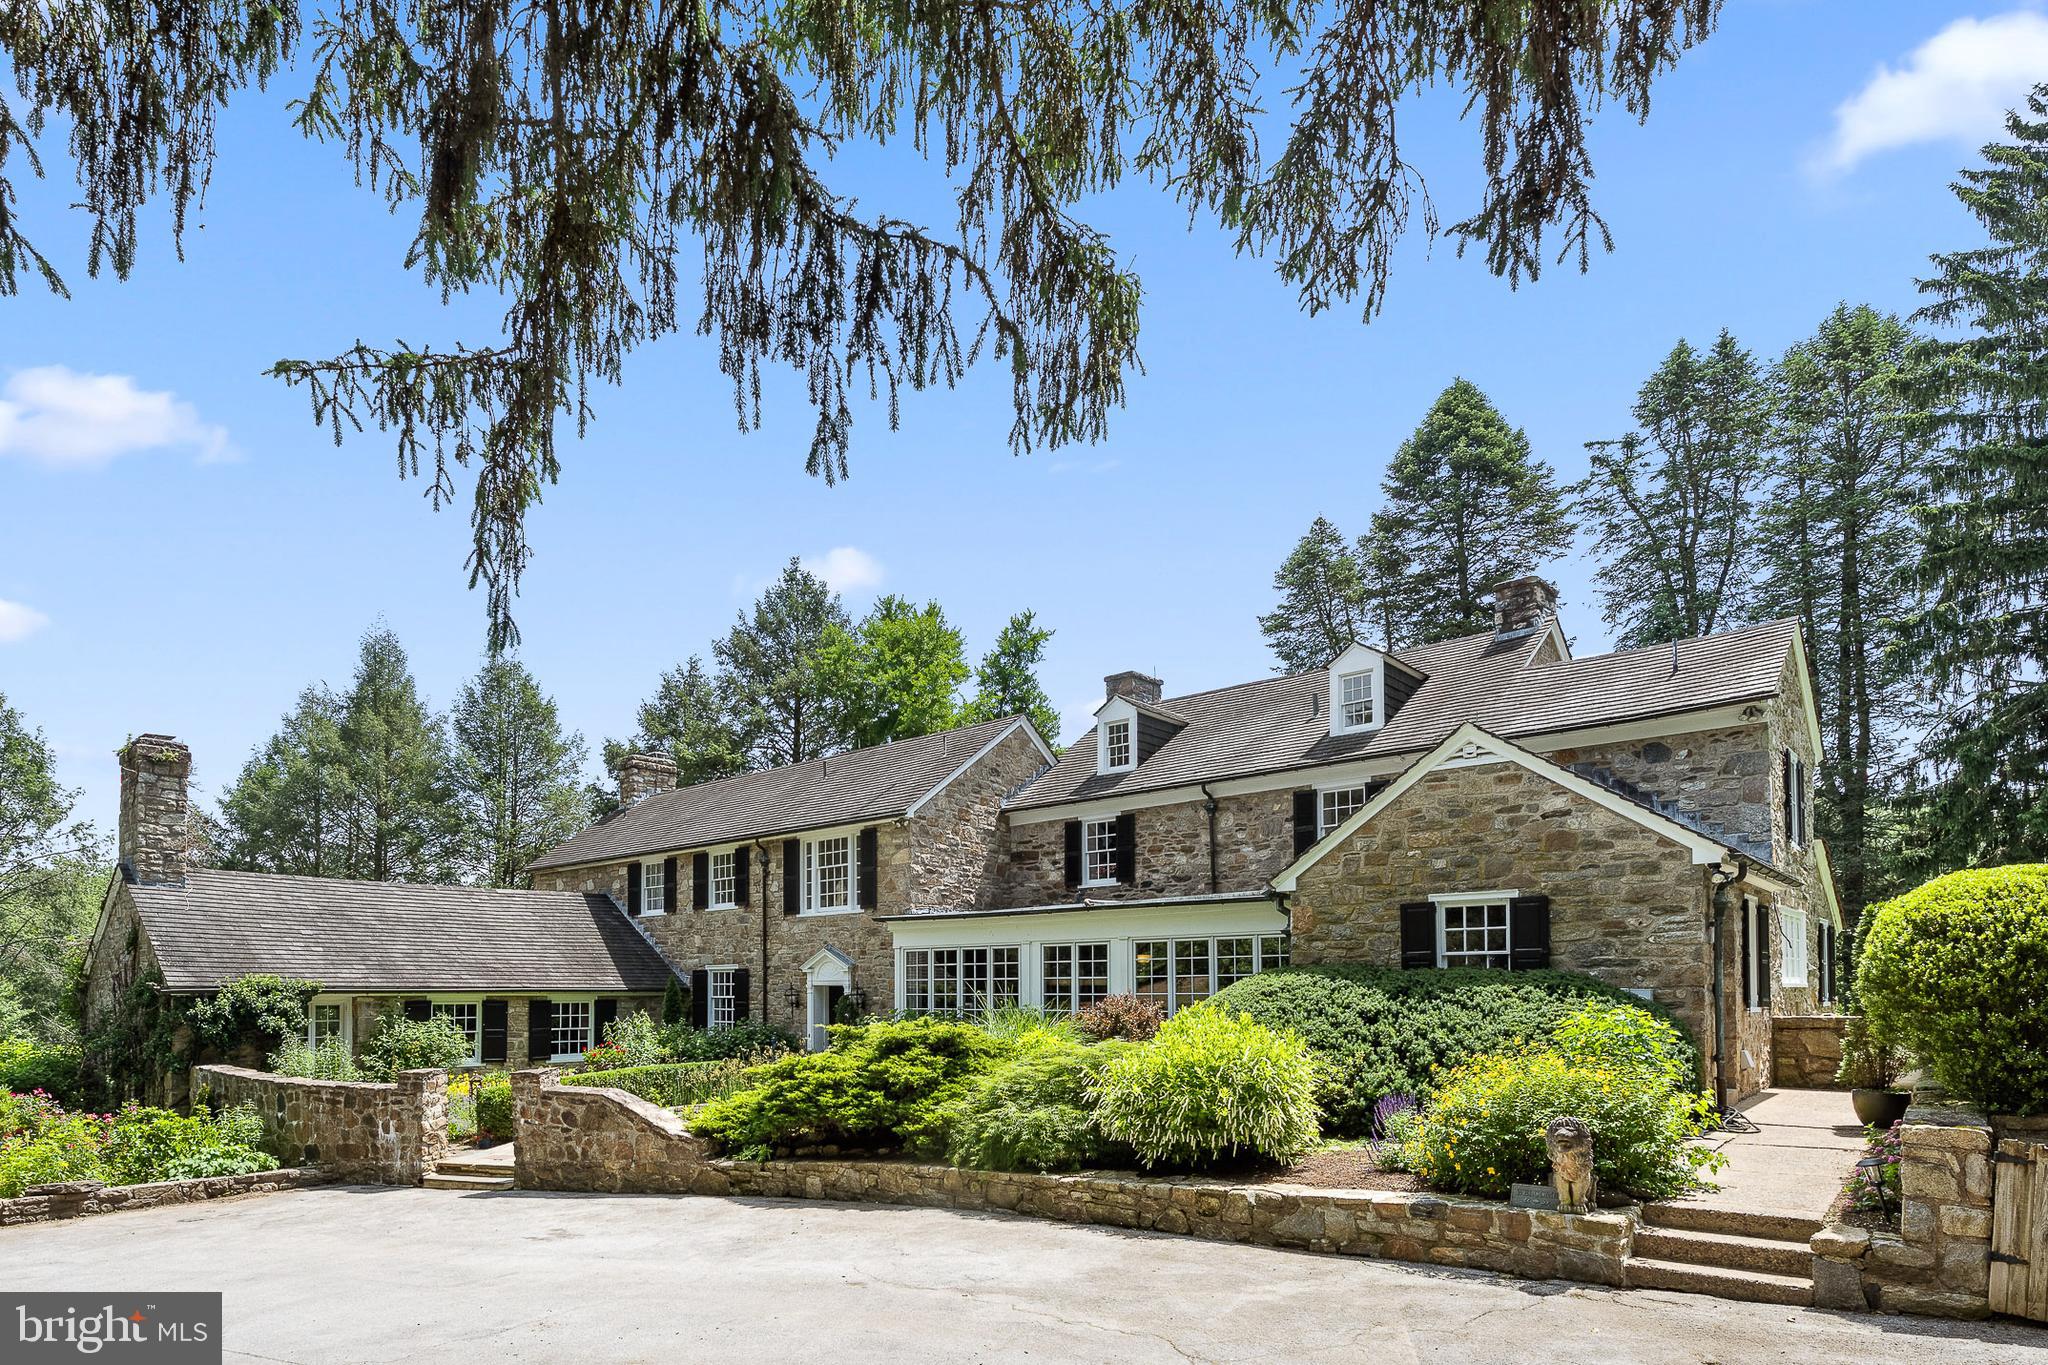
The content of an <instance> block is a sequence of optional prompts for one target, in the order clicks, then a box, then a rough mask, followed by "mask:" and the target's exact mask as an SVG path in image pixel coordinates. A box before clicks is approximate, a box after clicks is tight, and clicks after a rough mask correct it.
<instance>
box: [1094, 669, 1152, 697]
mask: <svg viewBox="0 0 2048 1365" xmlns="http://www.w3.org/2000/svg"><path fill="white" fill-rule="evenodd" d="M1165 686H1166V684H1164V683H1162V682H1160V681H1159V679H1157V678H1155V677H1153V676H1151V675H1150V674H1148V673H1140V672H1138V671H1137V670H1136V669H1126V670H1125V671H1123V672H1122V673H1112V674H1110V675H1109V676H1108V677H1106V678H1104V679H1103V680H1102V691H1103V697H1104V700H1107V699H1108V698H1110V697H1128V698H1130V699H1131V700H1132V701H1142V702H1153V703H1157V702H1158V700H1159V698H1160V697H1161V696H1162V695H1163V691H1162V689H1163V688H1164V687H1165Z"/></svg>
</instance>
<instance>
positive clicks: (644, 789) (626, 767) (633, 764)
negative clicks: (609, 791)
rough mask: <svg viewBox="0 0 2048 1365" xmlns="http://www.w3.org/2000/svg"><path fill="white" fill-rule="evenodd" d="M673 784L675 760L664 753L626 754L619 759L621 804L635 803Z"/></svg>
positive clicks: (665, 789)
mask: <svg viewBox="0 0 2048 1365" xmlns="http://www.w3.org/2000/svg"><path fill="white" fill-rule="evenodd" d="M675 785H676V764H675V760H674V759H672V758H670V757H668V755H666V754H627V755H626V756H625V757H624V758H622V759H620V760H619V804H620V805H621V806H631V805H636V804H638V803H639V802H641V801H643V800H645V799H646V798H647V797H650V796H653V795H655V794H656V793H658V792H665V791H668V790H669V789H671V788H672V787H674V786H675Z"/></svg>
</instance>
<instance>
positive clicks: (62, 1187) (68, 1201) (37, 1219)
mask: <svg viewBox="0 0 2048 1365" xmlns="http://www.w3.org/2000/svg"><path fill="white" fill-rule="evenodd" d="M335 1178H336V1177H335V1174H334V1172H332V1171H329V1170H324V1169H322V1168H320V1167H318V1166H295V1167H292V1168H290V1169H287V1170H282V1171H256V1172H253V1173H251V1174H249V1175H210V1176H206V1177H204V1178H202V1179H199V1180H157V1181H152V1182H150V1183H149V1184H147V1185H103V1184H101V1183H100V1182H99V1181H97V1180H65V1181H60V1182H58V1183H57V1184H54V1185H31V1186H29V1187H28V1189H27V1190H25V1191H23V1192H22V1194H21V1195H20V1196H19V1197H17V1198H14V1199H0V1227H6V1226H9V1225H11V1224H14V1223H42V1222H47V1221H49V1220H51V1219H55V1218H78V1217H81V1216H83V1215H86V1214H93V1213H113V1212H115V1211H116V1210H118V1209H153V1208H157V1207H158V1206H160V1205H164V1204H195V1203H200V1202H202V1201H204V1200H208V1199H225V1198H227V1197H229V1196H231V1195H238V1194H273V1193H275V1192H276V1191H278V1190H302V1189H305V1188H307V1187H308V1186H310V1185H327V1184H331V1183H333V1181H334V1180H335Z"/></svg>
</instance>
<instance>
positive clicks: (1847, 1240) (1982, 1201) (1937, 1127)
mask: <svg viewBox="0 0 2048 1365" xmlns="http://www.w3.org/2000/svg"><path fill="white" fill-rule="evenodd" d="M1991 1180H1992V1177H1991V1129H1990V1127H1989V1125H1988V1124H1986V1123H1985V1121H1984V1116H1983V1115H1982V1114H1979V1113H1976V1112H1974V1111H1972V1110H1968V1109H1963V1108H1960V1107H1958V1108H1939V1109H1936V1108H1926V1109H1923V1108H1914V1109H1911V1110H1909V1111H1907V1114H1906V1121H1905V1123H1904V1124H1902V1125H1901V1126H1900V1128H1899V1187H1900V1191H1901V1194H1902V1196H1903V1213H1902V1215H1901V1218H1900V1226H1899V1231H1898V1232H1896V1233H1891V1232H1871V1231H1868V1230H1865V1229H1863V1228H1854V1227H1849V1226H1847V1225H1845V1224H1831V1225H1830V1226H1828V1227H1825V1228H1822V1229H1821V1230H1820V1231H1819V1232H1817V1233H1815V1234H1814V1235H1813V1239H1812V1243H1811V1245H1812V1248H1813V1253H1814V1261H1813V1289H1814V1305H1815V1306H1816V1307H1819V1308H1857V1309H1860V1308H1866V1307H1868V1308H1880V1309H1883V1310H1885V1311H1887V1312H1900V1313H1926V1314H1931V1315H1933V1316H1937V1317H1945V1318H1981V1317H1984V1316H1985V1315H1986V1314H1987V1313H1989V1312H1990V1311H1991V1192H1992V1184H1991Z"/></svg>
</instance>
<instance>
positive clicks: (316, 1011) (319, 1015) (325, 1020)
mask: <svg viewBox="0 0 2048 1365" xmlns="http://www.w3.org/2000/svg"><path fill="white" fill-rule="evenodd" d="M306 1024H307V1037H308V1040H309V1041H310V1042H311V1043H312V1044H313V1046H314V1047H318V1046H320V1044H322V1043H324V1042H326V1041H327V1040H328V1039H329V1038H339V1037H340V1036H341V1006H340V1005H315V1006H313V1008H312V1009H311V1010H310V1011H308V1013H307V1015H306Z"/></svg>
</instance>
